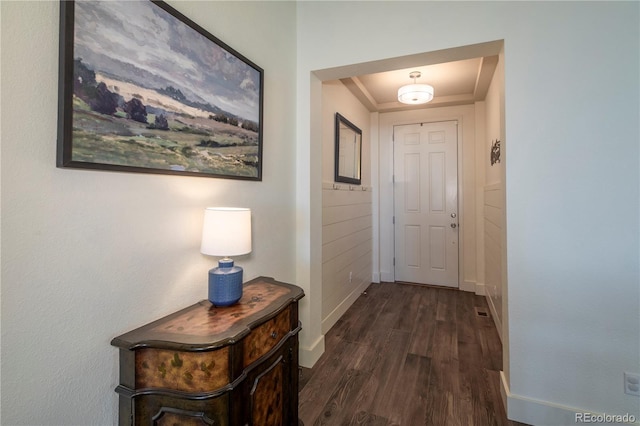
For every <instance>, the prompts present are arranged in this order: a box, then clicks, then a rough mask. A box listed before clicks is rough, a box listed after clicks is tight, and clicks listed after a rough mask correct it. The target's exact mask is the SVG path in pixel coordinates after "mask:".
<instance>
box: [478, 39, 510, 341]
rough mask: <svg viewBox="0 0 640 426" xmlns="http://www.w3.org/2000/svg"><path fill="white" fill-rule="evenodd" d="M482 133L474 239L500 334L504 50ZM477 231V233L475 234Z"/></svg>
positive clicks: (503, 307)
mask: <svg viewBox="0 0 640 426" xmlns="http://www.w3.org/2000/svg"><path fill="white" fill-rule="evenodd" d="M484 104H485V105H484V106H485V107H484V112H485V117H484V126H483V127H484V135H483V137H482V139H481V140H479V141H478V150H479V157H481V161H482V163H483V165H482V167H483V169H484V176H483V178H482V179H481V180H482V182H483V184H484V187H483V189H482V200H483V202H482V204H483V205H482V213H481V216H482V217H483V222H482V225H481V226H482V232H481V234H482V235H481V236H480V235H479V236H478V238H479V239H480V238H481V239H482V240H483V245H484V247H483V250H482V258H483V259H484V268H483V270H484V287H485V294H486V296H487V302H488V305H489V308H490V309H491V313H492V316H493V319H494V321H495V323H496V326H497V328H498V333H499V334H500V337H502V335H503V334H504V333H503V322H504V317H505V312H506V311H507V309H508V306H507V304H506V303H504V302H505V299H504V297H503V288H504V287H506V286H507V284H508V283H507V282H506V280H504V279H503V269H504V265H505V262H506V259H505V255H504V249H505V247H504V245H505V244H504V242H505V239H506V229H505V228H506V226H505V210H504V204H505V200H504V194H505V192H504V188H505V182H504V178H503V176H504V167H505V161H506V157H505V155H504V153H505V151H506V146H505V145H506V141H505V139H504V50H503V51H502V52H501V53H500V56H499V60H498V64H497V66H496V71H495V73H494V75H493V78H492V80H491V84H490V86H489V90H488V91H487V97H486V100H485V102H484ZM495 141H500V159H499V161H496V162H495V163H494V164H491V151H492V146H493V144H494V143H495ZM479 234H480V233H479Z"/></svg>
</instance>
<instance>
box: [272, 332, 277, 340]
mask: <svg viewBox="0 0 640 426" xmlns="http://www.w3.org/2000/svg"><path fill="white" fill-rule="evenodd" d="M271 338H273V339H277V338H278V332H277V331H273V332H271Z"/></svg>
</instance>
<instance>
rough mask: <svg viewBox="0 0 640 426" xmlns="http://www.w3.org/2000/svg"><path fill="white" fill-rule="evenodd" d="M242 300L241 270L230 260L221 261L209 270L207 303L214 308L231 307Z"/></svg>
mask: <svg viewBox="0 0 640 426" xmlns="http://www.w3.org/2000/svg"><path fill="white" fill-rule="evenodd" d="M241 298H242V268H241V267H239V266H234V265H233V260H232V259H228V258H225V259H221V260H219V261H218V267H217V268H213V269H210V270H209V302H211V303H212V304H214V305H215V306H231V305H233V304H234V303H236V302H238V300H240V299H241Z"/></svg>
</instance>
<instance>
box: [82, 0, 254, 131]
mask: <svg viewBox="0 0 640 426" xmlns="http://www.w3.org/2000/svg"><path fill="white" fill-rule="evenodd" d="M74 57H75V58H81V59H82V62H83V63H84V64H85V65H87V66H88V67H89V68H91V69H93V70H94V71H96V72H102V73H106V74H109V75H111V76H117V77H119V78H120V79H122V80H124V81H128V82H132V83H135V84H137V85H139V86H142V87H146V88H148V89H164V88H166V87H167V86H172V87H174V88H176V89H180V91H182V93H183V94H184V95H185V96H186V97H187V98H188V99H190V100H192V101H196V102H203V103H210V104H211V105H213V106H217V107H219V108H221V109H223V110H225V111H227V112H230V113H232V114H235V115H237V116H239V117H241V118H243V119H248V120H252V121H255V122H256V123H258V122H259V102H260V94H259V85H260V74H259V72H258V71H257V70H256V69H255V68H253V67H251V66H249V65H247V64H246V63H245V62H243V61H242V60H240V59H238V58H236V57H235V56H234V55H233V54H231V53H229V52H228V51H226V50H224V49H223V48H221V47H219V46H218V45H216V44H215V43H213V42H212V41H211V40H209V39H208V38H206V37H204V36H203V35H202V34H200V33H198V32H197V31H195V30H194V29H192V28H191V27H188V26H187V25H185V24H184V23H182V22H181V21H179V20H177V19H176V18H175V17H173V16H172V15H170V14H169V13H167V12H165V11H164V10H163V9H161V8H160V7H158V6H156V5H154V4H153V3H151V2H150V1H77V2H76V3H75V45H74Z"/></svg>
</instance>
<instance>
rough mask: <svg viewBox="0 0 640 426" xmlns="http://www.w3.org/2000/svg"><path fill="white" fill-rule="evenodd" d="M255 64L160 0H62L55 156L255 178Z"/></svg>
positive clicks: (78, 164) (81, 163) (76, 164)
mask: <svg viewBox="0 0 640 426" xmlns="http://www.w3.org/2000/svg"><path fill="white" fill-rule="evenodd" d="M263 81H264V76H263V70H262V69H261V68H260V67H258V66H257V65H255V64H253V63H252V62H251V61H249V60H248V59H247V58H245V57H243V56H242V55H241V54H239V53H238V52H236V51H235V50H233V49H232V48H231V47H229V46H227V45H226V44H225V43H223V42H222V41H220V40H218V39H217V38H216V37H214V36H213V35H211V34H210V33H208V32H207V31H205V30H204V29H203V28H201V27H200V26H198V25H197V24H196V23H194V22H193V21H191V20H190V19H188V18H187V17H185V16H184V15H182V14H181V13H179V12H178V11H176V10H175V9H173V8H172V7H171V6H169V5H167V4H166V3H164V2H159V1H147V0H143V1H61V2H60V88H59V95H60V96H59V108H58V127H59V128H58V152H57V166H58V167H71V168H84V169H103V170H115V171H130V172H143V173H162V174H178V175H190V176H209V177H221V178H233V179H248V180H261V179H262V104H263Z"/></svg>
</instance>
